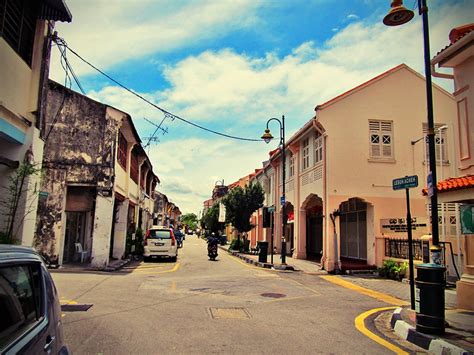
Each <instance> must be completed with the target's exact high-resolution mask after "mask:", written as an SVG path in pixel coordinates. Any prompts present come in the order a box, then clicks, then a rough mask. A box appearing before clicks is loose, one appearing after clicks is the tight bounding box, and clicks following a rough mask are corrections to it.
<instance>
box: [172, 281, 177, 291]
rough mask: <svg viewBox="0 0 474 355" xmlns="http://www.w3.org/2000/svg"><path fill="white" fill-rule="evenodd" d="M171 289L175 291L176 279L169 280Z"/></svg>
mask: <svg viewBox="0 0 474 355" xmlns="http://www.w3.org/2000/svg"><path fill="white" fill-rule="evenodd" d="M171 291H172V292H175V291H176V281H174V280H173V281H172V282H171Z"/></svg>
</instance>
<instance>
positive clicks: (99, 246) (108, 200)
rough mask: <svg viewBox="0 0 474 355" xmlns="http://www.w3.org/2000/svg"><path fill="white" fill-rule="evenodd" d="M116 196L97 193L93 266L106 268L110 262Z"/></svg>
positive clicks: (93, 233) (92, 255)
mask: <svg viewBox="0 0 474 355" xmlns="http://www.w3.org/2000/svg"><path fill="white" fill-rule="evenodd" d="M113 206H114V197H113V196H111V197H104V196H101V195H99V194H98V195H97V197H96V204H95V214H94V227H93V232H92V235H93V237H92V238H93V240H92V254H91V266H92V267H96V268H99V269H100V268H104V267H106V266H107V265H108V263H109V248H110V230H111V227H112V213H111V211H112V210H113Z"/></svg>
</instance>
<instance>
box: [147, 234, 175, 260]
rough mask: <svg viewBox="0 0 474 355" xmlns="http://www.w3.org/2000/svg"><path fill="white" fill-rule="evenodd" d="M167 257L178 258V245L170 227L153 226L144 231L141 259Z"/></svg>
mask: <svg viewBox="0 0 474 355" xmlns="http://www.w3.org/2000/svg"><path fill="white" fill-rule="evenodd" d="M152 257H168V258H171V260H172V261H176V259H177V258H178V246H177V243H176V237H175V236H174V232H173V229H172V228H167V227H162V226H153V227H151V228H150V229H148V230H147V231H146V234H145V239H144V247H143V259H144V261H148V260H149V259H150V258H152Z"/></svg>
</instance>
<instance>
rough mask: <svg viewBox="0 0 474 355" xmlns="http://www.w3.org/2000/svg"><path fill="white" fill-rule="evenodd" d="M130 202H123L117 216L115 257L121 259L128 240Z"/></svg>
mask: <svg viewBox="0 0 474 355" xmlns="http://www.w3.org/2000/svg"><path fill="white" fill-rule="evenodd" d="M127 217H128V200H125V201H123V202H122V203H121V204H120V206H119V208H118V213H117V215H116V216H115V227H114V250H113V254H112V255H113V257H114V258H117V259H121V258H122V257H123V256H124V254H125V244H126V239H127Z"/></svg>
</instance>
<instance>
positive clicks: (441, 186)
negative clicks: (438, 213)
mask: <svg viewBox="0 0 474 355" xmlns="http://www.w3.org/2000/svg"><path fill="white" fill-rule="evenodd" d="M436 186H437V189H438V192H440V193H442V192H448V191H456V190H462V189H468V188H474V175H467V176H462V177H456V178H449V179H446V180H443V181H439V182H438V184H437V185H436ZM427 194H428V189H427V188H426V187H425V188H424V189H423V195H425V196H426V195H427Z"/></svg>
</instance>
